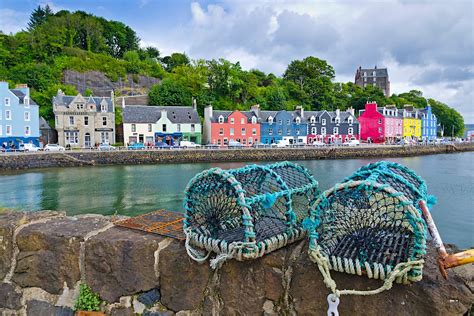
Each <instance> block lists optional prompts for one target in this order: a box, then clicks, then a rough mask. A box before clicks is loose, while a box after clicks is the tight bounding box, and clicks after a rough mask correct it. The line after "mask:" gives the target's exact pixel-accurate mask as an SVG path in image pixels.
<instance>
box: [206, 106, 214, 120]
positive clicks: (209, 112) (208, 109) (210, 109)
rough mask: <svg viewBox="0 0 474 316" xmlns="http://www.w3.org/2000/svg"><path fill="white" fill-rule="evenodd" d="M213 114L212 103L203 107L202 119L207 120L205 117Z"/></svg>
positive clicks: (207, 117)
mask: <svg viewBox="0 0 474 316" xmlns="http://www.w3.org/2000/svg"><path fill="white" fill-rule="evenodd" d="M212 116H213V113H212V105H208V106H206V107H205V108H204V119H205V120H207V119H209V120H210V119H211V118H212Z"/></svg>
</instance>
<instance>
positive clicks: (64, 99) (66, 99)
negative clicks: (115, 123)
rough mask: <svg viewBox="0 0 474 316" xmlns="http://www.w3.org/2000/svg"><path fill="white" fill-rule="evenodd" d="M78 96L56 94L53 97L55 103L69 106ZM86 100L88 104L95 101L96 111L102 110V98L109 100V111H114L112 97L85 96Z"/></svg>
mask: <svg viewBox="0 0 474 316" xmlns="http://www.w3.org/2000/svg"><path fill="white" fill-rule="evenodd" d="M75 98H76V96H75V95H60V94H58V95H56V96H54V97H53V103H54V104H57V105H58V106H65V107H69V105H70V104H71V102H72V101H73V100H74V99H75ZM83 98H84V100H86V104H90V103H94V104H95V106H96V111H97V112H101V108H100V103H101V102H102V100H105V101H106V102H107V112H113V111H114V104H113V102H112V98H110V97H92V96H90V97H83Z"/></svg>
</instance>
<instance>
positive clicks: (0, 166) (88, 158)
mask: <svg viewBox="0 0 474 316" xmlns="http://www.w3.org/2000/svg"><path fill="white" fill-rule="evenodd" d="M466 151H474V143H465V144H456V145H430V146H404V147H400V146H375V145H374V146H367V147H366V146H363V147H331V148H279V149H232V150H209V149H200V150H194V149H193V150H186V149H182V150H149V151H145V150H144V151H109V152H100V151H70V152H60V153H31V154H30V153H22V154H8V153H7V154H0V170H20V169H31V168H50V167H80V166H96V165H141V164H166V163H194V162H243V161H283V160H291V161H296V160H318V159H351V158H386V157H409V156H420V155H432V154H445V153H458V152H466Z"/></svg>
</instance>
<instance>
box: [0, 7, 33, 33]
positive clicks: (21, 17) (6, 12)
mask: <svg viewBox="0 0 474 316" xmlns="http://www.w3.org/2000/svg"><path fill="white" fill-rule="evenodd" d="M28 20H29V13H25V12H21V11H15V10H11V9H0V31H2V32H3V33H5V34H10V33H16V32H19V31H21V30H22V29H26V26H27V23H28Z"/></svg>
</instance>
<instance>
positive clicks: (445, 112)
mask: <svg viewBox="0 0 474 316" xmlns="http://www.w3.org/2000/svg"><path fill="white" fill-rule="evenodd" d="M354 69H355V68H354ZM64 70H75V71H79V72H86V71H100V72H102V73H104V74H105V75H106V76H107V77H108V78H109V79H110V80H112V81H118V80H119V79H120V78H122V79H125V77H126V75H127V74H129V75H130V74H131V75H136V76H138V75H143V76H149V77H153V78H159V79H162V81H161V84H158V85H155V86H153V87H152V88H151V90H150V92H149V96H150V98H149V99H150V104H153V105H154V104H156V105H177V104H181V105H191V102H192V101H191V100H192V97H195V98H196V99H197V102H198V106H199V112H200V114H202V112H203V107H204V106H205V105H207V104H212V105H213V106H214V108H216V109H228V110H234V109H241V110H243V109H248V108H249V107H250V105H252V104H256V103H258V104H260V106H261V108H262V109H264V110H282V109H286V110H293V109H294V108H295V106H296V105H302V106H304V108H306V109H308V110H309V109H311V110H323V109H326V110H334V109H336V108H339V109H341V110H344V109H346V108H348V107H353V108H355V109H356V111H357V110H358V109H362V108H363V107H364V104H365V103H366V101H368V100H370V101H376V102H377V103H378V104H379V105H381V106H383V105H386V104H395V105H397V106H398V107H402V106H403V105H404V104H413V105H414V106H415V107H418V108H423V107H425V106H426V105H427V104H428V103H429V104H430V105H431V106H432V107H433V112H434V113H435V114H436V115H437V116H438V120H439V122H440V123H441V124H442V125H443V126H444V128H445V130H447V131H451V130H452V128H453V127H454V132H455V134H456V135H461V134H462V132H463V128H464V121H463V118H462V116H461V115H460V114H459V113H458V112H457V111H455V110H454V109H452V108H450V107H449V106H447V105H446V104H443V103H441V102H439V101H436V100H433V99H429V100H426V99H425V98H424V97H423V94H422V92H421V91H417V90H412V91H409V92H406V93H401V94H399V95H395V94H393V95H392V96H391V97H389V98H386V97H385V96H384V94H383V92H382V91H381V90H380V89H379V88H377V87H373V86H367V87H365V88H362V87H359V86H357V85H355V84H354V83H352V82H348V83H340V82H334V78H335V71H334V68H333V67H332V66H331V65H329V64H328V63H327V62H326V61H324V60H321V59H319V58H316V57H313V56H309V57H307V58H305V59H303V60H294V61H292V62H291V63H290V64H289V65H288V67H287V69H286V70H285V72H284V74H283V75H282V76H277V75H274V74H272V73H270V74H267V73H265V72H263V71H260V70H258V69H251V70H244V69H242V67H241V66H240V63H239V62H236V63H233V62H230V61H228V60H225V59H222V58H221V59H218V60H215V59H213V60H202V59H201V60H191V59H190V58H189V57H188V56H187V55H186V54H184V53H173V54H171V55H170V56H161V55H160V52H159V50H158V49H157V48H155V47H141V46H140V39H139V37H138V36H137V34H136V32H135V31H134V30H133V29H132V28H130V27H129V26H127V25H125V24H123V23H122V22H118V21H109V20H106V19H104V18H102V17H97V16H94V15H92V14H89V13H86V12H83V11H75V12H69V11H65V10H62V11H58V12H56V13H54V12H52V11H51V9H50V8H49V7H48V6H45V7H38V8H37V9H35V10H34V11H33V12H32V13H31V17H30V21H29V23H28V26H27V28H26V29H25V30H24V31H21V32H18V33H16V34H10V35H5V34H3V33H1V34H0V79H1V80H6V81H8V82H10V83H11V84H15V83H27V84H28V85H29V86H30V87H31V88H32V91H31V96H32V98H33V99H34V100H35V101H36V102H37V103H38V104H39V105H40V114H41V115H42V116H44V117H45V118H46V119H48V120H49V121H50V122H53V121H54V120H53V118H54V116H53V112H52V105H51V98H52V96H53V95H54V94H56V92H57V90H58V89H59V88H61V89H63V91H65V93H66V94H75V93H77V91H76V89H75V87H74V86H68V85H65V84H63V83H62V77H63V76H62V74H63V71H64ZM90 93H92V91H91V90H87V91H86V93H85V94H86V95H87V94H90Z"/></svg>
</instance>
